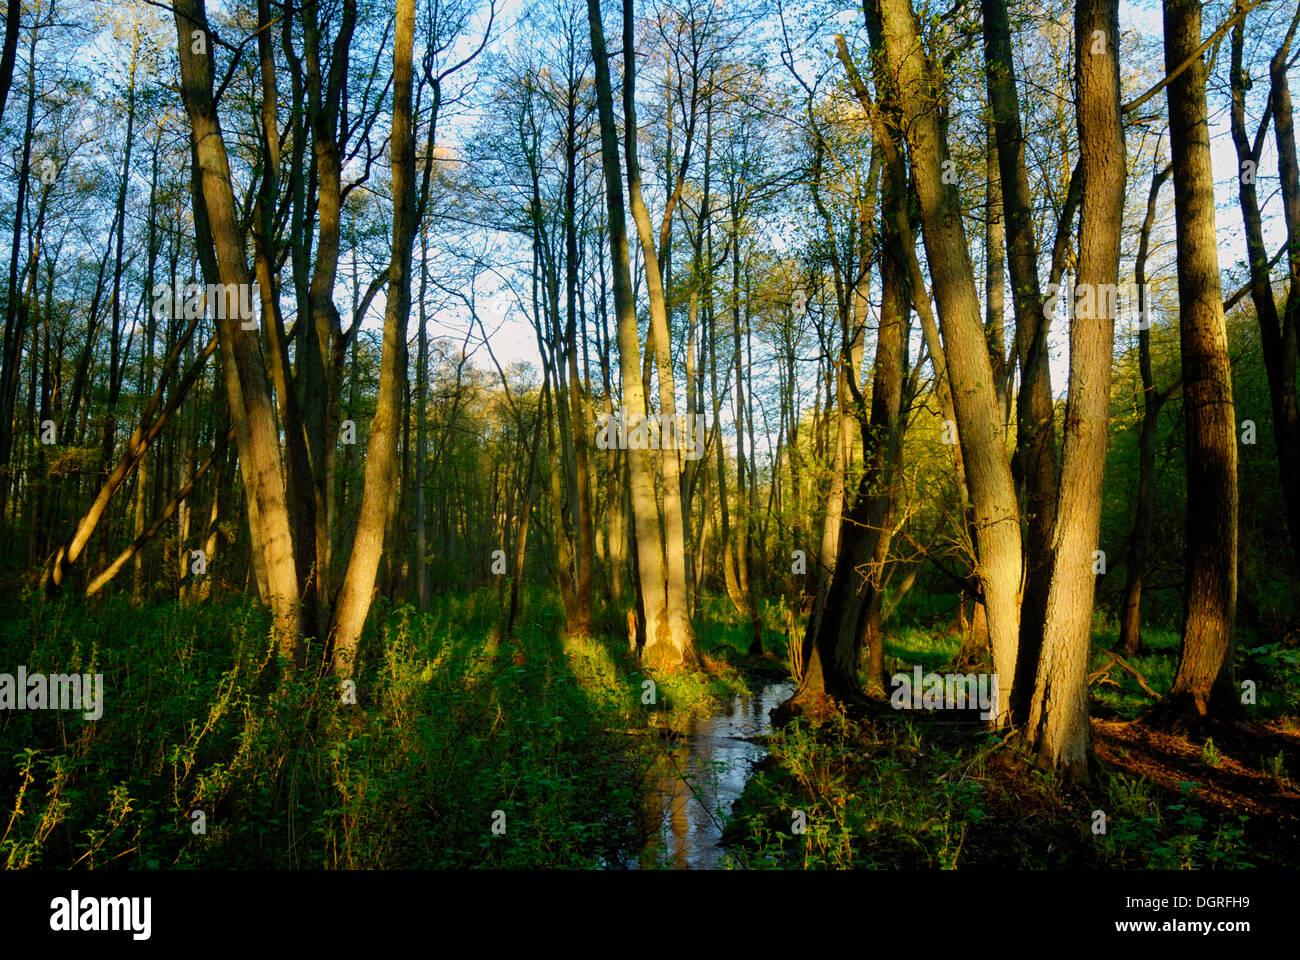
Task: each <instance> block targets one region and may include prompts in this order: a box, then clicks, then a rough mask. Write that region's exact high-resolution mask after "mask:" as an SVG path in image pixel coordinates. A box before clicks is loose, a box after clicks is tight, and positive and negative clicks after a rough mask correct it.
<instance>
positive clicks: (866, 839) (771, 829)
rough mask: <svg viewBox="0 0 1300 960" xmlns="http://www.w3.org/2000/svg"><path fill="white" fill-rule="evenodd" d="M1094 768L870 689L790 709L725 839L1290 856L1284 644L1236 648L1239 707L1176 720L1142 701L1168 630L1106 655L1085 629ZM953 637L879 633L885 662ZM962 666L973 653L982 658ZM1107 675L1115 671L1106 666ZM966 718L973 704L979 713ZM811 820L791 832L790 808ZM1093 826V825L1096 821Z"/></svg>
mask: <svg viewBox="0 0 1300 960" xmlns="http://www.w3.org/2000/svg"><path fill="white" fill-rule="evenodd" d="M1094 639H1095V641H1096V643H1095V649H1094V655H1093V662H1092V670H1093V676H1094V677H1095V678H1096V680H1095V682H1094V686H1093V703H1092V715H1093V721H1092V745H1093V749H1094V757H1093V759H1092V761H1091V763H1090V768H1089V780H1088V782H1087V783H1081V784H1071V783H1066V782H1063V781H1062V780H1061V779H1059V778H1057V777H1055V776H1053V775H1051V774H1049V773H1046V772H1044V771H1042V770H1038V769H1035V768H1034V767H1033V765H1032V763H1031V762H1030V760H1029V758H1028V757H1026V756H1025V755H1024V754H1023V752H1022V751H1021V750H1020V749H1019V748H1018V747H1017V746H1016V745H1015V744H1014V743H1013V742H1008V741H1006V740H1004V738H999V737H996V736H994V735H993V734H991V733H990V732H988V731H987V730H985V729H983V728H982V727H981V726H980V725H979V724H978V723H977V722H972V721H967V722H954V721H953V720H952V719H950V716H949V715H945V714H944V713H943V712H942V711H940V712H936V713H934V714H928V713H926V712H925V711H919V712H917V711H908V712H906V713H900V712H898V711H895V710H893V709H891V707H890V705H889V703H888V702H887V701H884V700H879V701H875V702H873V703H871V704H870V705H868V707H867V708H866V709H865V710H863V711H862V712H861V713H860V714H858V715H857V716H856V717H855V718H854V719H849V718H846V717H844V716H843V715H838V714H837V715H834V716H832V717H831V718H830V720H829V721H828V722H825V723H823V724H821V725H820V726H819V727H814V726H812V725H811V724H809V723H808V722H807V721H806V720H794V721H792V722H790V723H788V724H786V725H784V726H783V727H781V728H780V729H779V730H778V731H777V732H776V733H774V734H773V736H772V737H771V738H770V740H769V743H770V746H771V753H770V755H769V756H768V757H767V758H766V760H765V762H764V763H763V765H762V767H761V768H760V769H759V771H758V772H757V773H756V775H755V776H754V778H753V779H752V780H751V781H750V784H749V789H748V790H747V791H746V793H745V795H744V797H743V798H742V799H741V801H740V802H738V803H737V805H736V810H735V811H734V817H733V821H732V823H731V826H730V829H729V832H728V840H729V841H730V843H731V844H732V847H733V856H734V858H735V860H736V862H737V864H738V865H743V866H746V867H761V866H770V867H804V868H806V867H876V868H911V869H927V868H930V869H933V868H949V869H951V868H957V867H961V868H1085V869H1095V868H1138V869H1141V868H1153V869H1193V868H1228V869H1231V868H1249V867H1266V866H1287V867H1294V866H1295V865H1297V864H1300V784H1298V783H1297V780H1296V779H1295V774H1296V773H1300V728H1298V727H1297V723H1296V719H1295V716H1296V709H1295V708H1296V701H1297V696H1298V694H1300V688H1298V687H1297V680H1298V678H1297V676H1296V671H1295V670H1294V669H1293V665H1292V663H1291V659H1290V657H1289V656H1288V655H1287V654H1288V652H1287V651H1285V650H1283V651H1282V654H1281V656H1280V657H1279V654H1278V652H1277V650H1276V649H1274V648H1265V647H1258V648H1253V649H1249V650H1246V651H1244V652H1243V653H1242V655H1241V656H1240V657H1239V663H1238V666H1239V670H1238V674H1239V676H1253V677H1255V678H1256V682H1257V685H1258V689H1259V703H1258V704H1257V705H1256V709H1257V713H1256V714H1255V715H1253V716H1251V717H1250V720H1249V722H1241V723H1233V722H1209V723H1202V724H1200V725H1198V726H1197V727H1196V728H1195V729H1194V730H1192V731H1186V732H1183V733H1178V734H1175V733H1170V732H1169V731H1168V730H1167V729H1165V728H1164V726H1163V725H1162V724H1160V723H1159V722H1158V721H1156V720H1154V719H1153V718H1151V717H1150V713H1151V708H1153V707H1154V706H1155V704H1156V702H1157V701H1156V699H1155V698H1153V697H1151V696H1150V693H1149V692H1148V691H1147V690H1144V689H1143V683H1145V684H1146V685H1147V686H1148V687H1149V688H1150V689H1151V690H1152V691H1154V692H1155V693H1158V694H1161V695H1163V694H1164V693H1166V692H1167V691H1168V690H1169V688H1170V686H1171V685H1172V681H1173V675H1174V672H1175V670H1176V667H1177V654H1178V638H1177V636H1176V634H1173V633H1170V632H1167V631H1159V630H1148V632H1147V635H1146V638H1145V640H1146V648H1145V649H1144V651H1143V652H1142V653H1141V654H1140V655H1137V656H1134V657H1130V658H1128V659H1127V661H1126V662H1128V663H1129V664H1130V665H1132V666H1133V667H1134V668H1135V669H1136V670H1137V671H1138V672H1139V673H1140V674H1141V675H1142V682H1139V680H1138V678H1136V677H1134V676H1133V675H1131V674H1130V673H1128V672H1127V671H1122V670H1120V669H1112V670H1110V671H1107V672H1104V673H1103V672H1101V671H1102V670H1103V668H1104V667H1105V666H1107V665H1108V664H1110V663H1111V657H1110V656H1109V655H1108V654H1107V652H1106V651H1107V650H1108V649H1110V648H1111V647H1113V645H1114V641H1115V636H1114V633H1113V631H1110V632H1107V631H1102V632H1100V633H1099V634H1098V635H1097V636H1096V637H1095V638H1094ZM959 646H960V642H959V637H954V636H952V635H951V633H947V632H945V631H943V630H940V631H938V632H927V631H925V630H921V629H916V628H912V629H905V630H903V631H901V633H900V634H899V635H897V636H896V637H895V638H894V639H893V640H892V641H887V642H886V656H887V660H886V666H887V671H886V672H887V673H890V674H893V673H894V672H896V671H898V672H904V673H906V672H910V669H911V668H912V667H913V666H914V665H916V664H920V665H921V666H922V667H923V668H924V669H925V670H926V671H930V670H934V671H936V672H942V671H945V670H947V669H950V667H949V665H950V664H951V662H952V661H953V660H954V659H955V657H956V655H957V651H958V648H959ZM972 669H975V670H978V669H979V667H974V668H972ZM1112 678H1113V679H1112ZM972 719H973V718H972ZM796 810H801V811H803V818H802V819H803V821H804V822H805V823H806V829H805V832H803V833H796V832H794V817H793V812H794V811H796ZM1103 827H1104V832H1102V829H1103Z"/></svg>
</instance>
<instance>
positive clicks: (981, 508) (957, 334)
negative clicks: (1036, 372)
mask: <svg viewBox="0 0 1300 960" xmlns="http://www.w3.org/2000/svg"><path fill="white" fill-rule="evenodd" d="M880 12H881V21H882V26H883V35H884V48H885V52H886V55H887V58H888V62H889V65H890V68H891V69H892V71H893V72H894V75H895V76H896V77H897V82H898V87H899V101H900V106H901V109H902V116H903V129H904V130H905V131H906V137H907V142H908V145H909V147H910V156H911V161H912V171H913V180H914V181H915V184H916V192H917V196H918V199H919V202H920V207H921V221H922V225H923V230H924V239H925V249H926V256H927V258H928V260H929V263H930V276H931V277H932V278H933V287H934V296H935V299H936V301H937V302H938V305H939V322H940V325H941V326H942V329H943V338H944V347H945V355H946V359H947V364H948V376H949V379H950V381H951V385H952V394H953V405H954V408H955V414H956V418H957V432H958V438H959V440H960V443H961V447H962V455H963V460H964V463H965V467H966V479H967V482H968V483H969V485H970V492H971V498H972V501H973V507H974V514H975V537H976V545H977V547H978V551H979V576H980V582H981V585H982V586H983V590H984V601H985V606H986V608H987V611H988V621H989V635H990V643H991V646H992V648H993V669H994V671H995V672H996V673H997V675H998V677H999V679H1000V683H999V685H998V706H997V709H996V710H995V711H994V713H993V716H992V720H993V722H994V723H998V724H1001V723H1004V722H1006V720H1007V719H1008V705H1009V702H1010V701H1009V697H1010V694H1011V692H1012V682H1011V678H1013V677H1014V675H1015V664H1016V652H1017V648H1018V644H1019V632H1020V588H1021V568H1022V563H1021V555H1020V547H1021V538H1020V515H1019V510H1018V508H1017V505H1016V491H1015V485H1014V483H1013V481H1012V477H1011V468H1010V466H1009V464H1008V463H1007V458H1006V450H1005V447H1004V446H1003V444H1002V429H1001V420H1002V417H1001V413H1000V411H999V410H998V408H997V397H996V394H995V392H994V389H993V370H992V367H991V365H990V363H989V356H988V348H987V344H986V343H985V339H984V325H983V322H982V319H981V316H980V313H981V311H980V304H979V298H978V296H977V295H976V291H975V271H974V267H973V266H972V264H971V259H970V245H969V244H968V243H967V240H966V234H965V229H964V227H963V225H962V220H961V206H960V199H959V197H958V193H957V188H956V186H955V184H952V183H945V182H944V178H943V174H942V163H943V161H944V160H946V159H947V157H948V149H947V145H946V143H945V138H944V136H943V134H942V131H941V128H940V125H939V118H938V116H937V115H936V113H935V110H934V100H935V98H936V96H937V97H939V98H941V99H942V93H941V92H940V91H939V90H938V88H937V85H936V83H935V77H934V70H933V65H932V64H931V63H930V61H929V58H928V57H927V55H926V53H925V51H924V49H923V48H922V46H921V39H920V31H919V27H918V24H917V21H916V15H915V13H913V11H912V7H911V2H910V0H881V4H880ZM1004 185H1005V181H1004Z"/></svg>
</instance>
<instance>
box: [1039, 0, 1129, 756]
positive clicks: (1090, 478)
mask: <svg viewBox="0 0 1300 960" xmlns="http://www.w3.org/2000/svg"><path fill="white" fill-rule="evenodd" d="M1074 18H1075V19H1074V36H1075V63H1076V64H1077V71H1078V72H1077V74H1076V76H1077V81H1076V84H1077V93H1076V102H1077V103H1078V123H1079V145H1080V147H1079V149H1080V154H1081V162H1082V169H1083V185H1084V190H1083V206H1082V211H1081V213H1080V223H1079V272H1078V284H1079V288H1081V290H1082V292H1081V294H1080V300H1081V303H1080V305H1079V307H1078V308H1077V309H1076V310H1074V311H1073V312H1072V313H1071V320H1070V394H1069V400H1068V405H1067V408H1066V416H1065V447H1064V451H1063V455H1062V469H1061V500H1060V504H1059V509H1058V513H1057V523H1056V531H1055V534H1054V536H1053V538H1052V580H1051V585H1050V587H1049V588H1048V593H1047V612H1046V616H1045V619H1044V623H1043V646H1042V652H1041V654H1040V656H1039V660H1038V673H1037V677H1036V680H1035V685H1034V697H1033V701H1032V703H1031V704H1030V708H1029V727H1028V734H1029V737H1030V739H1031V742H1032V743H1033V746H1034V750H1035V753H1036V762H1037V764H1038V765H1039V766H1040V767H1044V768H1048V769H1053V770H1059V771H1061V772H1062V773H1064V774H1065V775H1066V776H1069V777H1071V778H1072V779H1076V780H1086V779H1087V777H1088V743H1089V740H1090V732H1091V731H1090V729H1089V725H1088V698H1089V693H1088V653H1089V651H1090V650H1091V647H1092V606H1093V599H1094V595H1095V593H1096V587H1097V576H1096V572H1095V570H1094V565H1093V558H1094V553H1093V552H1094V551H1095V550H1096V549H1097V540H1098V537H1099V536H1100V531H1101V502H1102V481H1103V479H1104V477H1105V468H1106V434H1107V428H1108V426H1109V424H1110V376H1111V353H1112V349H1113V347H1114V340H1115V309H1116V306H1115V301H1114V298H1113V296H1112V293H1111V292H1112V291H1115V290H1117V286H1118V281H1119V256H1120V250H1119V241H1120V231H1121V229H1122V227H1123V217H1124V187H1125V184H1126V182H1127V168H1126V166H1125V162H1126V160H1125V150H1124V128H1123V127H1122V126H1121V124H1120V86H1119V42H1120V32H1119V0H1079V3H1078V4H1077V5H1076V6H1075V12H1074ZM1085 297H1087V298H1089V299H1090V301H1091V304H1092V307H1093V308H1092V309H1087V305H1088V302H1089V300H1087V299H1084V298H1085Z"/></svg>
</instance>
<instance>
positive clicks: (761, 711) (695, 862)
mask: <svg viewBox="0 0 1300 960" xmlns="http://www.w3.org/2000/svg"><path fill="white" fill-rule="evenodd" d="M793 694H794V684H793V683H790V682H784V683H770V684H764V686H763V688H762V689H761V690H760V691H758V692H757V693H755V692H752V691H751V692H749V693H743V694H737V695H736V696H734V697H733V698H732V699H731V702H730V704H728V705H727V706H726V708H725V710H724V711H723V712H721V713H718V714H715V715H714V716H712V717H700V718H695V719H692V720H691V721H690V724H689V726H688V727H687V729H686V730H685V731H684V732H683V734H682V737H681V741H680V743H679V745H678V746H677V747H676V748H675V749H674V750H673V752H672V754H671V758H670V759H669V760H668V772H667V774H666V775H665V776H663V777H662V778H661V779H660V781H659V786H658V789H657V790H656V791H654V793H652V794H651V796H650V797H649V799H648V800H647V803H648V805H649V811H648V815H649V817H650V818H651V820H652V821H653V819H654V818H655V817H656V814H657V817H658V820H659V823H660V830H659V836H658V837H657V838H654V839H652V840H651V842H650V844H649V845H647V847H646V850H645V851H644V854H643V856H644V857H646V858H650V857H653V858H656V859H659V860H660V861H661V862H663V863H664V864H665V865H668V866H671V867H674V868H676V869H679V870H714V869H719V868H721V867H722V866H724V862H723V858H724V856H725V852H724V851H723V849H722V848H721V847H720V846H719V845H718V841H719V840H721V839H722V827H723V824H724V823H725V822H726V817H727V815H728V814H729V813H730V812H731V805H732V803H733V802H734V801H735V800H736V798H737V797H739V796H740V795H741V794H742V793H743V792H744V790H745V784H746V783H747V782H748V781H749V777H750V774H751V773H752V772H753V769H754V767H755V765H757V763H758V762H759V761H760V760H762V759H763V757H764V756H765V755H766V754H767V747H766V746H765V745H764V744H763V742H762V737H763V736H764V735H766V734H767V733H769V732H770V731H771V729H772V726H771V722H770V720H769V717H770V716H771V713H772V710H773V709H775V708H776V707H777V706H778V705H780V704H781V703H784V702H785V701H786V700H788V699H789V698H790V697H791V696H793Z"/></svg>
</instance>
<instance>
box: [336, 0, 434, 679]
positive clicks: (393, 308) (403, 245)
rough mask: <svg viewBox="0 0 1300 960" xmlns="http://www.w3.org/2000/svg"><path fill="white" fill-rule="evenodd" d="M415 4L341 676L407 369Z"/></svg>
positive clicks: (401, 21) (407, 40)
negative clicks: (390, 248) (379, 349)
mask: <svg viewBox="0 0 1300 960" xmlns="http://www.w3.org/2000/svg"><path fill="white" fill-rule="evenodd" d="M414 43H415V0H397V30H396V35H395V40H394V45H393V131H392V141H391V143H392V163H393V251H392V261H391V263H390V265H389V268H388V297H387V305H386V307H385V309H384V335H383V352H382V354H381V356H380V363H379V400H378V403H377V405H376V408H375V417H374V420H373V421H372V422H371V427H370V442H369V444H368V445H367V447H366V479H365V486H364V488H363V491H362V495H361V513H360V516H359V518H358V520H357V532H356V537H355V538H354V539H353V544H352V555H351V557H350V558H349V560H348V568H347V573H346V574H345V575H344V579H343V588H342V590H341V591H340V593H339V600H338V607H337V611H336V615H335V623H334V631H333V637H334V650H333V666H334V670H335V672H336V673H337V674H338V675H339V676H340V677H342V678H348V677H351V676H352V675H353V672H354V670H355V668H356V651H357V644H358V642H359V641H360V639H361V629H362V627H363V626H364V625H365V622H366V615H367V614H368V613H369V611H370V601H371V599H372V596H373V593H374V589H375V575H376V574H377V573H378V571H379V560H380V557H381V555H382V553H383V545H384V528H385V526H386V522H387V519H388V508H389V498H390V496H391V495H392V492H393V490H392V487H393V484H394V483H395V482H396V479H397V431H398V429H399V427H400V424H399V423H398V416H399V413H400V410H401V406H402V397H401V392H402V387H403V383H402V380H403V371H404V370H405V369H406V323H407V320H408V318H409V317H410V313H411V274H410V270H411V249H412V246H413V245H414V239H415V228H416V224H415V223H414V222H413V220H414V218H415V138H414V136H413V133H412V130H411V125H412V117H411V84H412V77H413V71H412V63H411V58H412V50H413V48H414Z"/></svg>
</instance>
